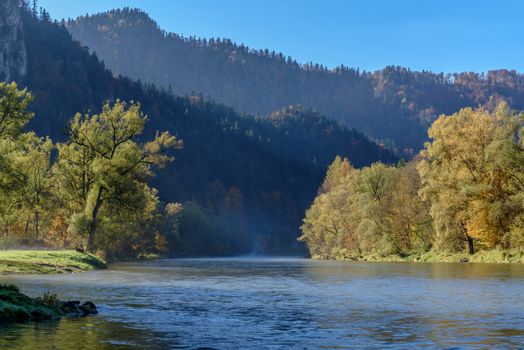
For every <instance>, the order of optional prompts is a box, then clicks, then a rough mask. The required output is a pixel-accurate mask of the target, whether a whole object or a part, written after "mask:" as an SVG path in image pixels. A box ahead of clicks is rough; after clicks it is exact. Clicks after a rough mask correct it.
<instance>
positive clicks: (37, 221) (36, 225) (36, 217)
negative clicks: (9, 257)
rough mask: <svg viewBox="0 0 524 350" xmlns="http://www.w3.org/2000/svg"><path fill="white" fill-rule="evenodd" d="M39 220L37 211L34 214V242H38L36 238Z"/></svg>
mask: <svg viewBox="0 0 524 350" xmlns="http://www.w3.org/2000/svg"><path fill="white" fill-rule="evenodd" d="M39 219H40V214H39V213H38V211H36V212H35V241H38V236H39V233H40V232H39V231H40V230H39V229H38V225H39V221H40V220H39Z"/></svg>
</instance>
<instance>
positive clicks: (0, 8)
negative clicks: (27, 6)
mask: <svg viewBox="0 0 524 350" xmlns="http://www.w3.org/2000/svg"><path fill="white" fill-rule="evenodd" d="M20 5H21V3H20V0H0V81H12V80H18V79H21V78H23V77H24V76H25V74H26V72H27V56H26V49H25V43H24V33H23V29H22V20H21V17H20Z"/></svg>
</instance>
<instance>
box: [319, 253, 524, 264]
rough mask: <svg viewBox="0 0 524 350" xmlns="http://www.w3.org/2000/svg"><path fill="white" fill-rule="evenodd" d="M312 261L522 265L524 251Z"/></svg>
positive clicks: (374, 256) (395, 255) (370, 256)
mask: <svg viewBox="0 0 524 350" xmlns="http://www.w3.org/2000/svg"><path fill="white" fill-rule="evenodd" d="M311 259H313V260H335V261H362V262H404V263H414V262H419V263H478V264H485V263H493V264H523V263H524V251H520V250H506V251H501V250H488V251H479V252H477V253H475V254H472V255H470V254H467V253H447V252H434V251H429V252H423V253H413V254H408V255H405V256H401V255H398V254H393V255H386V256H381V255H379V254H368V255H363V256H350V257H348V256H341V257H337V258H335V259H323V258H321V257H315V256H313V257H311Z"/></svg>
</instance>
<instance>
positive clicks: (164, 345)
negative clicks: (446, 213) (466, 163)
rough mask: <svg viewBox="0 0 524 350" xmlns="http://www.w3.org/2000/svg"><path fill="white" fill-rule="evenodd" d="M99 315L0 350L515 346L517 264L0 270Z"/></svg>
mask: <svg viewBox="0 0 524 350" xmlns="http://www.w3.org/2000/svg"><path fill="white" fill-rule="evenodd" d="M2 283H16V284H18V285H19V286H20V287H21V290H22V292H25V293H26V294H28V295H30V296H37V295H41V294H42V293H43V292H45V291H50V292H52V293H56V294H57V295H58V296H59V297H60V298H61V299H78V300H91V301H93V302H95V303H96V304H97V305H98V307H99V310H100V314H99V315H98V316H94V317H86V318H79V319H70V318H64V319H62V320H60V321H56V322H49V323H39V324H38V323H37V324H34V323H28V324H23V325H15V326H10V327H7V328H4V329H1V330H0V348H1V349H48V348H59V349H71V348H79V349H80V348H82V349H109V348H145V349H168V348H173V349H177V348H180V349H193V348H198V347H209V348H214V349H264V348H271V349H288V348H297V349H318V348H320V347H323V348H370V349H371V348H388V347H389V348H421V347H430V348H451V347H456V348H518V347H519V346H522V344H524V299H523V298H522V295H521V293H522V290H524V289H523V288H524V266H520V265H501V264H429V263H428V264H423V263H417V264H410V263H355V262H320V261H310V260H306V259H293V258H262V257H243V258H222V259H178V260H158V261H153V262H146V263H143V262H140V263H125V264H116V265H112V266H111V268H110V269H109V270H105V271H95V272H89V273H82V274H72V275H49V276H41V275H40V276H5V277H2Z"/></svg>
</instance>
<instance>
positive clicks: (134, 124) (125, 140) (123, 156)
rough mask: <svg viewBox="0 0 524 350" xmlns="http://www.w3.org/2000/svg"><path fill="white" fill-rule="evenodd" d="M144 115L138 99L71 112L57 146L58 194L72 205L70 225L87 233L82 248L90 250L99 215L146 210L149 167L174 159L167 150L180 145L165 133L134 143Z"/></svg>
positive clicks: (73, 229)
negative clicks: (86, 111) (64, 136)
mask: <svg viewBox="0 0 524 350" xmlns="http://www.w3.org/2000/svg"><path fill="white" fill-rule="evenodd" d="M146 120H147V116H145V115H144V114H143V113H142V112H141V110H140V105H139V104H136V103H131V104H126V103H125V102H121V101H117V102H116V103H114V104H113V105H111V104H109V103H106V104H105V105H104V106H103V108H102V112H101V113H100V114H95V115H89V114H86V115H81V114H76V115H75V116H74V118H73V120H72V121H71V123H70V126H69V140H68V141H67V142H66V143H62V144H58V145H57V148H58V159H57V162H56V169H55V173H56V174H57V176H58V179H59V182H60V195H61V197H62V199H63V200H64V201H65V202H66V203H68V205H70V206H71V209H72V210H71V211H72V216H71V219H70V221H71V225H70V227H71V230H72V231H75V232H77V233H80V234H85V235H86V236H87V239H86V240H85V248H86V249H87V250H93V249H94V243H95V239H96V235H97V228H98V223H99V221H100V215H103V216H106V217H107V216H111V215H112V216H115V217H116V216H119V215H123V214H124V212H140V211H143V210H145V209H147V207H148V205H149V204H148V198H150V197H151V193H152V192H151V190H150V189H149V187H148V186H147V184H146V180H147V179H148V178H149V177H150V176H152V175H153V172H152V167H163V166H164V165H165V164H166V163H167V162H169V161H171V160H172V159H173V158H172V157H171V156H170V155H168V151H169V150H170V149H176V148H179V147H181V142H180V141H178V140H177V139H176V138H175V137H174V136H171V135H170V134H169V133H168V132H163V133H158V132H157V134H156V136H155V138H154V139H153V140H151V141H149V142H146V143H140V142H138V140H137V137H138V136H139V135H140V134H141V133H142V132H143V129H144V126H145V123H146Z"/></svg>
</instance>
